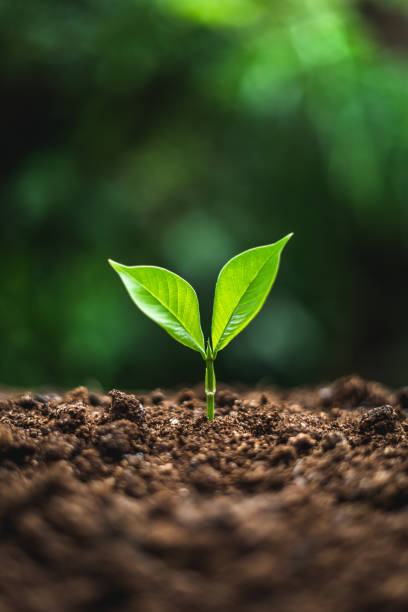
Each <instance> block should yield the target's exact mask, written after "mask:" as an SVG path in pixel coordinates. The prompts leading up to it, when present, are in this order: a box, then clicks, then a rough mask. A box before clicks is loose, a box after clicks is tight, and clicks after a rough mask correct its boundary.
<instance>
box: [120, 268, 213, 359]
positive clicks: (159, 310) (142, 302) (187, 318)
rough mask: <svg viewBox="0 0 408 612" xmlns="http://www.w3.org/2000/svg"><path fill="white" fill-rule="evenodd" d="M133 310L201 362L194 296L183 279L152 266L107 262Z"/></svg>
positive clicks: (199, 328)
mask: <svg viewBox="0 0 408 612" xmlns="http://www.w3.org/2000/svg"><path fill="white" fill-rule="evenodd" d="M109 263H110V265H111V266H112V268H113V269H114V270H115V271H116V272H117V273H118V274H119V276H120V278H121V280H122V282H123V284H124V285H125V287H126V289H127V290H128V293H129V295H130V297H131V298H132V300H133V301H134V303H135V304H136V306H138V307H139V308H140V310H141V311H142V312H144V314H145V315H146V316H148V317H149V318H150V319H152V320H153V321H155V322H156V323H157V324H158V325H160V326H161V327H163V329H165V330H166V332H167V333H168V334H170V336H171V337H172V338H174V339H175V340H178V341H179V342H181V344H184V345H185V346H189V347H190V348H192V349H194V350H195V351H198V352H199V353H201V355H202V356H203V358H204V359H205V346H204V337H203V332H202V330H201V324H200V311H199V307H198V299H197V294H196V292H195V291H194V289H193V288H192V286H191V285H189V284H188V283H187V281H185V280H184V279H183V278H181V277H180V276H178V275H177V274H174V273H173V272H170V271H169V270H165V269H164V268H157V267H155V266H123V265H122V264H120V263H117V262H115V261H112V260H111V259H109Z"/></svg>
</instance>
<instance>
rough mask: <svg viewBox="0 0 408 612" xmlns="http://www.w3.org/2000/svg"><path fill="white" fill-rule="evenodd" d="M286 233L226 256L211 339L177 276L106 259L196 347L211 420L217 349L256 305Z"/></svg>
mask: <svg viewBox="0 0 408 612" xmlns="http://www.w3.org/2000/svg"><path fill="white" fill-rule="evenodd" d="M291 237H292V234H288V235H287V236H285V237H284V238H282V239H281V240H278V242H275V243H274V244H268V245H266V246H260V247H256V248H254V249H249V250H248V251H244V252H243V253H241V254H240V255H237V256H236V257H233V258H232V259H230V261H229V262H228V263H226V264H225V266H224V267H223V268H222V270H221V272H220V273H219V276H218V279H217V284H216V287H215V295H214V307H213V316H212V326H211V339H210V338H208V340H207V346H205V343H204V336H203V332H202V330H201V323H200V311H199V306H198V299H197V294H196V292H195V291H194V289H193V288H192V286H191V285H189V284H188V283H187V281H185V280H184V279H183V278H181V277H180V276H178V275H177V274H174V272H170V270H165V269H164V268H158V267H156V266H124V265H122V264H120V263H117V262H115V261H112V260H111V259H109V263H110V265H111V266H112V268H113V269H114V270H115V271H116V272H117V273H118V274H119V276H120V278H121V280H122V282H123V284H124V285H125V287H126V289H127V290H128V293H129V295H130V297H131V298H132V300H133V301H134V303H135V304H136V306H138V307H139V308H140V310H141V311H142V312H144V314H145V315H146V316H148V317H149V318H150V319H153V321H155V322H156V323H157V324H158V325H160V326H161V327H163V329H165V330H166V332H167V333H168V334H170V336H171V337H172V338H174V339H175V340H178V342H181V344H184V345H185V346H188V347H189V348H191V349H193V350H194V351H198V352H199V353H200V355H201V356H202V358H203V359H204V361H205V393H206V398H207V416H208V419H209V420H210V421H213V420H214V396H215V390H216V386H215V373H214V361H215V359H216V357H217V355H218V353H219V352H220V351H221V350H222V349H223V348H225V347H226V346H227V344H229V343H230V342H231V340H232V339H233V338H235V336H237V335H238V334H239V333H240V332H241V331H242V330H243V329H244V328H245V327H246V326H247V325H248V323H249V322H250V321H252V319H253V318H254V317H255V315H257V314H258V312H259V311H260V309H261V308H262V306H263V304H264V302H265V300H266V298H267V296H268V293H269V291H270V290H271V288H272V285H273V283H274V281H275V278H276V275H277V273H278V268H279V261H280V255H281V253H282V250H283V248H284V246H285V244H286V243H287V242H288V240H289V239H290V238H291Z"/></svg>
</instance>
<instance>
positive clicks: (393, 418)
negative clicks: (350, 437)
mask: <svg viewBox="0 0 408 612" xmlns="http://www.w3.org/2000/svg"><path fill="white" fill-rule="evenodd" d="M396 422H397V414H396V412H395V410H394V408H393V407H392V406H390V405H389V404H386V405H385V406H378V407H377V408H372V409H371V410H368V411H367V412H365V413H364V414H363V415H362V417H361V419H360V431H361V432H364V433H366V432H369V431H373V432H375V433H379V434H385V433H388V432H390V431H394V429H395V425H396Z"/></svg>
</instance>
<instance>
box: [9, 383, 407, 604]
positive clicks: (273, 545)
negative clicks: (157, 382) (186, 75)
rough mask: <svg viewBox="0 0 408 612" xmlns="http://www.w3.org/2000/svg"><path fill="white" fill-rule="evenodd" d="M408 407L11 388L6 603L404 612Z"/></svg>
mask: <svg viewBox="0 0 408 612" xmlns="http://www.w3.org/2000/svg"><path fill="white" fill-rule="evenodd" d="M406 397H407V392H406V389H404V390H401V391H400V392H391V391H390V390H388V389H386V388H385V387H383V386H382V385H380V384H378V383H369V382H366V381H364V380H361V379H360V378H358V377H356V376H353V377H347V378H343V379H340V380H338V381H335V382H334V383H333V384H331V385H326V386H324V387H319V388H313V389H306V388H305V389H296V390H294V391H290V392H287V391H286V392H279V391H275V390H267V389H265V390H257V391H253V392H241V391H238V390H236V389H234V388H224V389H221V390H220V391H219V392H218V393H217V397H216V419H215V421H214V422H213V423H209V422H208V421H207V420H206V418H205V417H204V416H203V415H204V412H205V407H204V397H203V395H202V391H201V389H184V390H183V391H181V392H179V393H167V392H163V391H161V390H156V391H154V392H153V393H150V394H144V395H143V396H141V395H137V394H136V395H132V394H127V393H123V392H121V391H117V390H113V391H111V392H110V393H109V394H108V395H98V394H95V393H89V392H88V390H87V389H85V388H83V387H80V388H78V389H74V390H73V391H70V392H68V393H65V394H57V393H48V394H35V393H33V394H30V393H25V394H10V393H5V392H4V393H2V394H0V530H1V540H0V568H1V569H0V611H1V612H44V611H47V612H48V611H50V612H71V611H72V612H73V611H79V612H85V611H86V612H93V611H95V612H101V611H106V612H108V611H109V612H110V611H112V612H113V611H115V612H131V611H132V612H133V611H135V610H137V611H138V612H184V611H186V612H187V611H188V612H195V611H196V612H207V611H209V612H216V611H220V610H222V611H223V612H228V611H229V610H231V611H232V610H234V612H240V611H241V610H242V611H245V612H248V611H251V612H270V611H271V610H275V611H278V612H294V611H299V610H301V611H304V612H320V611H322V612H326V611H327V612H332V611H333V610H336V611H337V612H346V611H347V612H350V611H364V612H368V611H373V610H381V611H388V610H389V611H393V612H395V611H397V612H398V611H406V610H407V609H408V578H407V577H408V547H407V545H408V511H407V510H408V420H407V418H406V410H407V401H406Z"/></svg>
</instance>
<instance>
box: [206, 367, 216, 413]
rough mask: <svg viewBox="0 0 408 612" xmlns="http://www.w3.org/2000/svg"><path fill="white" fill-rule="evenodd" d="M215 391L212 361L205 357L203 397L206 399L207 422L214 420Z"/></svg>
mask: <svg viewBox="0 0 408 612" xmlns="http://www.w3.org/2000/svg"><path fill="white" fill-rule="evenodd" d="M215 390H216V387H215V373H214V360H213V359H211V357H208V356H207V359H206V360H205V395H206V397H207V417H208V420H209V421H213V420H214V398H215Z"/></svg>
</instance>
